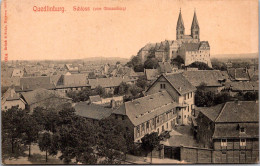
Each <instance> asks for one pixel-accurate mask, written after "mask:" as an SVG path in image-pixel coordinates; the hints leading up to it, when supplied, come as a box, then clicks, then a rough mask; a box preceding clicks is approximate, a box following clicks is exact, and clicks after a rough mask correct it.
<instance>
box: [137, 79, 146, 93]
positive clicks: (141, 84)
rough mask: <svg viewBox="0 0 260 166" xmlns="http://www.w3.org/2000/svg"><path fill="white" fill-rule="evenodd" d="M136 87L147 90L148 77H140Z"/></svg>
mask: <svg viewBox="0 0 260 166" xmlns="http://www.w3.org/2000/svg"><path fill="white" fill-rule="evenodd" d="M136 86H138V87H140V88H142V89H143V90H145V88H146V87H147V86H148V81H147V79H146V77H145V76H142V77H139V78H138V80H137V82H136Z"/></svg>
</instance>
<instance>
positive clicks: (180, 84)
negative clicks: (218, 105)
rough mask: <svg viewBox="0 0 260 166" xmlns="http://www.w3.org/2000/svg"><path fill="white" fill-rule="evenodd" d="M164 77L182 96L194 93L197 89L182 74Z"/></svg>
mask: <svg viewBox="0 0 260 166" xmlns="http://www.w3.org/2000/svg"><path fill="white" fill-rule="evenodd" d="M163 76H164V77H165V78H166V80H168V81H169V82H170V84H171V85H172V86H173V88H174V89H175V90H176V91H177V92H178V93H179V94H181V95H183V94H186V93H189V92H194V91H195V90H196V87H194V86H193V85H192V84H191V83H190V82H189V81H188V80H187V79H186V78H185V77H184V76H183V75H182V74H181V73H175V74H166V75H164V74H163Z"/></svg>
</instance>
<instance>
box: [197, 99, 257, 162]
mask: <svg viewBox="0 0 260 166" xmlns="http://www.w3.org/2000/svg"><path fill="white" fill-rule="evenodd" d="M198 109H199V111H200V113H199V115H198V117H197V119H196V121H197V125H198V129H197V139H198V140H199V141H200V143H201V144H203V145H204V146H205V147H207V148H213V150H214V157H213V160H214V161H213V162H214V163H256V162H258V161H259V103H258V101H234V102H227V103H224V104H220V105H216V106H213V107H204V108H198Z"/></svg>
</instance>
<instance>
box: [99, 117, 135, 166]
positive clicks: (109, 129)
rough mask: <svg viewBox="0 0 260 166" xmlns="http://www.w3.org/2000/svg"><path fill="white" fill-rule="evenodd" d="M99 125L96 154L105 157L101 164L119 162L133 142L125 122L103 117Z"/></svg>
mask: <svg viewBox="0 0 260 166" xmlns="http://www.w3.org/2000/svg"><path fill="white" fill-rule="evenodd" d="M99 126H100V128H99V134H98V154H99V156H101V157H105V160H104V161H103V162H102V164H120V160H122V159H123V158H124V155H126V152H127V151H128V150H129V149H130V147H131V143H132V142H133V138H131V134H130V132H129V131H128V130H127V129H128V128H127V126H126V124H125V123H123V122H120V121H118V120H115V119H104V120H101V121H100V122H99Z"/></svg>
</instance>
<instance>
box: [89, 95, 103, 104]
mask: <svg viewBox="0 0 260 166" xmlns="http://www.w3.org/2000/svg"><path fill="white" fill-rule="evenodd" d="M89 100H90V102H91V103H93V102H99V101H101V97H100V96H99V95H96V96H89Z"/></svg>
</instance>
